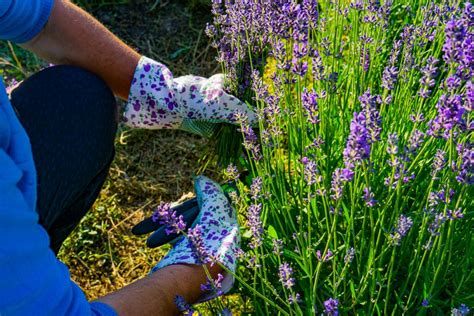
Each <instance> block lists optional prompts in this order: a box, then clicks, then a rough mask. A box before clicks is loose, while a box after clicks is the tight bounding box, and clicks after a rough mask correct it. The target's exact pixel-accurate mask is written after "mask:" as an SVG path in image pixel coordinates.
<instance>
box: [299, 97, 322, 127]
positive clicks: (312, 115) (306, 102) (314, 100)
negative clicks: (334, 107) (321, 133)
mask: <svg viewBox="0 0 474 316" xmlns="http://www.w3.org/2000/svg"><path fill="white" fill-rule="evenodd" d="M318 97H319V96H318V94H317V93H315V92H314V91H312V92H308V91H307V90H306V89H304V91H303V93H302V94H301V102H302V104H303V108H304V109H305V110H306V115H307V117H308V121H309V122H310V123H311V124H318V123H319V115H318Z"/></svg>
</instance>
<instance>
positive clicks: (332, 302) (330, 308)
mask: <svg viewBox="0 0 474 316" xmlns="http://www.w3.org/2000/svg"><path fill="white" fill-rule="evenodd" d="M338 306H339V300H337V299H333V298H330V299H328V300H326V301H324V314H326V315H329V316H338V315H339V307H338Z"/></svg>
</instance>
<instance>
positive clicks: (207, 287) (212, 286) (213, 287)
mask: <svg viewBox="0 0 474 316" xmlns="http://www.w3.org/2000/svg"><path fill="white" fill-rule="evenodd" d="M223 280H224V276H223V275H222V274H220V273H218V274H217V279H215V280H210V279H209V278H206V281H207V282H206V284H201V291H203V292H211V291H212V292H215V293H216V294H217V296H221V295H222V294H223V293H222V291H221V290H220V289H221V288H222V281H223Z"/></svg>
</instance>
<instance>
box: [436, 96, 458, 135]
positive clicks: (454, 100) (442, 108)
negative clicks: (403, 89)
mask: <svg viewBox="0 0 474 316" xmlns="http://www.w3.org/2000/svg"><path fill="white" fill-rule="evenodd" d="M462 103H463V100H462V98H461V96H460V95H456V94H455V95H450V96H447V95H442V96H441V97H440V98H439V100H438V104H437V105H436V107H437V109H438V116H437V117H436V118H435V119H434V120H432V121H430V123H429V124H428V125H429V126H430V128H429V130H428V135H431V136H434V137H443V138H445V139H448V138H449V137H450V132H451V131H452V130H453V129H454V128H455V127H456V126H459V127H461V128H462V127H463V126H464V124H465V123H464V119H463V114H464V112H465V109H464V107H463V106H462Z"/></svg>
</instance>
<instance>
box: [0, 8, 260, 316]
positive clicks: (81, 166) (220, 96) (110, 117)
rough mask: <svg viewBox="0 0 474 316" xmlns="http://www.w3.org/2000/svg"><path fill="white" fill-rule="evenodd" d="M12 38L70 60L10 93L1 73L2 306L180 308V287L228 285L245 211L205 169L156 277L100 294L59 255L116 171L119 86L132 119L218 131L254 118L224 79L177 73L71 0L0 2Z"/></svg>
mask: <svg viewBox="0 0 474 316" xmlns="http://www.w3.org/2000/svg"><path fill="white" fill-rule="evenodd" d="M0 39H3V40H11V41H13V42H16V43H19V44H20V45H22V46H23V47H24V48H26V49H28V50H30V51H32V52H34V53H35V54H37V55H38V56H40V57H42V58H44V59H45V60H48V61H50V62H52V63H54V64H56V65H59V66H54V67H50V68H47V69H45V70H43V71H41V72H39V73H37V74H34V75H33V76H31V77H30V78H28V79H26V80H25V81H24V82H22V83H21V84H20V85H19V86H18V87H16V88H15V89H14V90H13V91H12V92H11V95H10V97H8V96H7V94H6V92H5V88H4V85H3V82H2V81H1V80H0V315H2V316H6V315H117V314H118V315H169V314H175V313H177V312H178V310H177V306H176V305H175V303H174V300H175V298H176V296H177V295H180V296H182V297H183V298H184V299H185V300H186V301H187V302H196V301H205V300H208V299H212V298H213V297H215V296H216V295H217V294H220V293H222V292H226V291H228V290H229V289H230V287H232V282H233V277H232V273H231V272H233V271H235V265H236V262H235V252H236V249H237V247H238V245H239V229H238V225H237V221H236V214H235V211H234V210H233V209H232V207H231V206H230V204H229V202H228V201H227V199H226V198H225V196H224V194H223V192H222V189H221V188H220V186H219V185H218V184H216V183H215V182H213V181H212V180H210V179H208V178H205V177H202V176H201V177H198V178H196V180H195V188H196V193H197V197H198V204H199V210H200V211H199V215H198V217H197V218H196V220H195V221H194V223H193V224H192V228H191V229H190V230H189V231H188V236H181V237H179V239H177V240H176V241H175V243H174V246H173V248H172V250H171V251H170V252H169V253H168V254H167V256H165V258H164V259H163V260H162V261H160V262H159V263H158V264H157V265H156V267H155V268H153V270H152V273H150V274H149V275H148V276H145V277H144V278H142V279H140V280H138V281H136V282H134V283H132V284H130V285H128V286H126V287H124V288H122V289H120V290H118V291H116V292H114V293H111V294H109V295H107V296H105V297H102V298H99V299H98V300H96V301H94V302H88V301H87V300H86V297H85V294H84V293H83V292H82V291H81V289H80V288H79V287H78V286H77V285H76V284H74V283H73V282H72V281H71V280H70V275H69V272H68V270H67V267H66V266H65V265H64V264H62V263H61V262H60V261H59V260H58V259H57V258H56V254H57V252H58V251H59V249H60V247H61V244H62V243H63V241H64V240H65V238H66V237H67V236H68V235H69V234H70V233H71V231H72V230H73V229H74V228H75V227H76V226H77V224H78V222H79V221H80V219H81V218H82V217H83V216H84V215H85V213H86V212H87V211H88V209H89V208H90V207H91V206H92V204H93V202H94V200H95V199H96V198H97V196H98V194H99V192H100V189H101V187H102V185H103V183H104V181H105V179H106V177H107V173H108V169H109V166H110V164H111V161H112V159H113V157H114V136H115V132H116V127H117V116H118V115H117V113H118V111H117V106H116V102H115V97H114V95H115V96H118V97H120V98H122V99H126V100H128V103H127V106H126V107H125V113H124V115H123V120H124V121H125V122H126V124H128V125H130V126H133V127H139V128H153V129H160V128H175V129H178V128H179V129H183V130H187V131H191V132H194V133H197V134H200V135H203V136H208V135H210V133H212V131H213V129H214V128H215V125H214V123H217V122H231V123H235V120H236V115H235V113H236V112H237V111H242V113H244V115H246V116H247V117H249V119H252V115H253V114H252V112H251V111H250V110H249V109H248V108H247V107H246V106H245V104H243V103H241V102H240V101H239V100H237V99H235V98H234V97H232V96H230V95H228V94H227V93H225V91H224V90H223V88H222V86H223V83H222V82H223V77H222V76H221V75H217V76H213V77H211V78H209V79H205V78H200V77H194V76H185V77H181V78H174V77H173V75H172V74H171V72H170V71H169V70H168V69H167V68H166V67H165V66H164V65H162V64H160V63H158V62H156V61H153V60H151V59H148V58H146V57H144V56H140V55H139V54H138V53H137V52H135V51H134V50H133V49H131V48H130V47H128V46H127V45H125V44H124V43H123V42H121V41H120V40H119V39H118V38H117V37H115V36H114V35H113V34H112V33H111V32H110V31H108V30H107V29H106V28H105V27H104V26H102V25H101V24H100V23H99V22H98V21H97V20H95V19H94V18H92V17H91V16H90V15H89V14H87V13H86V12H85V11H83V10H82V9H80V8H79V7H77V6H75V5H74V4H72V3H70V2H69V1H67V0H4V1H0ZM171 211H172V210H170V209H166V208H164V207H162V208H161V210H159V212H158V215H159V217H160V220H163V221H164V222H166V220H165V219H166V218H168V220H169V222H166V223H167V224H168V225H171V226H170V227H175V228H176V229H183V227H182V223H180V218H174V217H173V216H172V215H173V214H171V213H170V212H171ZM170 214H171V215H170ZM173 219H174V220H175V221H174V222H173ZM172 222H173V223H174V224H173V223H172ZM173 225H174V226H173ZM180 225H181V226H180ZM206 258H207V259H206ZM209 258H212V261H209V260H208V259H209ZM204 267H207V269H208V270H209V272H210V274H211V276H212V278H216V279H217V281H216V282H214V281H213V283H212V284H215V285H214V286H213V287H214V289H212V290H211V289H208V290H206V291H204V292H203V291H202V289H201V287H202V286H201V285H202V284H204V285H206V283H209V282H210V280H208V279H207V278H206V272H205V270H204ZM224 268H225V269H224ZM229 272H230V273H229ZM217 283H219V285H218V284H217ZM215 287H220V290H219V291H216V289H215ZM204 288H205V286H204Z"/></svg>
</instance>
